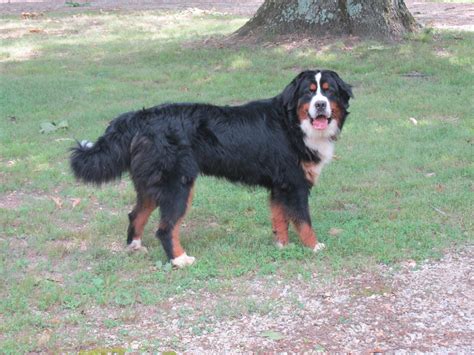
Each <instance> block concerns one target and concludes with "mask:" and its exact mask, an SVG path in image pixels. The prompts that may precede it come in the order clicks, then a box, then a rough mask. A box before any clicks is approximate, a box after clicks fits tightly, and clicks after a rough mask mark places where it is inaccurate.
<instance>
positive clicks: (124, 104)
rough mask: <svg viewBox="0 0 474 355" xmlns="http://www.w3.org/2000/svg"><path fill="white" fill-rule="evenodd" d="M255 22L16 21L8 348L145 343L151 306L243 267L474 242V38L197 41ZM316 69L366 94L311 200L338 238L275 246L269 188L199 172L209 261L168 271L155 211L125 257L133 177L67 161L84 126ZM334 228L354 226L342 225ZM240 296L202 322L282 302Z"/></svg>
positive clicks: (4, 144) (2, 334)
mask: <svg viewBox="0 0 474 355" xmlns="http://www.w3.org/2000/svg"><path fill="white" fill-rule="evenodd" d="M85 11H87V9H86V10H85ZM244 21H245V19H243V18H237V17H232V16H225V15H219V14H212V13H196V12H187V13H181V14H178V13H167V12H135V13H131V14H124V13H102V14H97V13H84V14H76V15H70V16H68V15H48V16H44V17H40V18H38V19H34V20H23V21H22V20H18V19H17V18H13V17H4V18H2V20H1V22H0V36H1V46H0V47H1V49H0V61H1V62H0V64H1V69H2V70H1V81H0V101H1V102H0V110H1V111H0V149H1V151H2V155H1V157H0V159H1V160H0V179H1V182H2V183H1V185H0V208H1V215H0V226H1V229H2V230H1V239H0V245H1V249H0V269H1V273H0V278H1V283H2V285H4V286H3V287H2V289H1V290H0V348H1V349H2V350H3V351H5V352H15V353H16V352H27V351H46V350H50V351H53V352H55V351H58V352H59V351H64V350H79V349H94V348H100V347H102V346H103V345H104V344H106V343H107V344H112V345H119V344H131V342H132V340H133V339H135V338H136V337H137V336H138V335H139V334H137V331H139V330H137V329H134V328H133V324H134V323H135V322H136V320H137V319H138V317H140V314H138V313H139V311H137V309H141V308H143V307H146V306H153V307H156V308H157V309H160V307H161V308H163V309H166V308H167V307H168V308H169V307H171V306H170V303H171V302H172V301H171V300H170V299H172V298H174V297H179V295H181V294H183V292H184V291H185V290H187V291H186V292H198V291H199V292H201V291H202V290H206V292H209V293H210V294H215V295H218V294H220V293H221V292H225V290H226V289H227V287H228V286H229V284H232V283H236V282H239V280H241V279H248V278H251V277H254V276H257V277H266V276H268V275H274V276H278V277H279V278H282V279H283V280H291V279H294V278H298V280H303V282H309V281H310V280H313V279H314V278H315V277H316V275H317V280H320V279H321V276H320V275H321V273H322V272H342V271H344V270H348V269H356V270H360V269H363V268H368V267H370V266H371V265H374V264H375V263H393V262H396V261H399V260H403V259H415V260H423V259H426V258H430V257H437V256H439V255H440V254H441V252H442V250H443V249H444V248H447V247H452V246H456V245H462V244H464V243H466V242H471V241H472V231H473V224H472V212H473V210H472V191H473V185H472V181H473V180H472V179H473V161H472V156H473V133H474V132H473V128H474V127H473V119H472V112H473V103H472V97H471V96H472V93H471V91H470V90H468V88H469V87H471V86H472V82H473V79H474V77H473V74H472V67H473V62H472V58H474V53H473V37H474V36H473V34H472V33H462V34H461V35H460V34H457V33H450V32H443V33H435V34H434V35H433V34H432V33H428V34H425V35H424V36H423V38H421V39H420V38H411V39H409V40H408V41H407V42H405V43H401V44H398V45H386V44H380V43H374V42H370V43H366V42H362V43H355V44H345V43H344V42H343V41H335V42H333V43H331V45H329V46H327V47H325V49H324V50H319V51H318V50H317V49H316V48H310V47H309V46H305V47H297V48H291V49H288V48H287V47H285V46H279V45H275V46H272V47H269V48H263V47H253V46H252V47H248V48H247V47H235V48H219V47H214V46H205V45H202V46H196V45H190V43H191V42H192V41H195V40H199V41H202V43H205V41H204V40H205V39H206V38H207V37H208V36H221V35H224V34H227V33H229V32H231V31H233V30H235V29H237V28H238V27H239V26H240V25H242V24H243V23H244ZM318 67H325V68H331V69H334V70H336V71H338V72H339V73H340V74H341V75H342V77H343V78H345V79H346V80H347V81H348V82H350V83H353V84H354V89H355V94H356V99H355V100H354V101H353V104H352V106H351V111H352V114H351V116H350V119H349V121H348V123H347V126H346V127H345V129H344V132H343V135H342V138H341V139H340V141H339V142H338V145H337V156H338V159H337V160H335V161H334V162H333V163H332V164H331V165H330V166H328V167H327V168H326V169H325V171H324V173H323V175H322V177H321V179H320V182H319V184H318V186H317V187H316V188H315V189H314V191H313V194H312V196H311V210H312V214H313V219H314V225H315V227H316V229H317V231H318V232H319V236H320V239H321V241H323V242H324V243H326V244H327V246H328V248H327V250H326V251H324V252H323V253H321V254H319V255H313V254H312V253H311V252H309V251H308V250H306V249H304V248H302V247H301V246H300V244H299V243H298V241H297V237H296V235H295V234H292V235H291V239H292V242H293V243H292V244H291V245H290V246H289V247H288V248H287V249H284V250H277V249H275V248H274V246H273V244H272V238H271V226H270V222H269V213H268V211H267V198H268V197H267V192H266V191H264V190H261V189H254V188H248V187H242V186H235V185H232V184H230V183H227V182H225V181H221V180H217V179H213V178H200V179H199V180H198V183H197V188H196V195H195V199H194V201H193V209H192V210H191V212H190V213H189V215H188V217H187V218H186V220H185V225H184V226H183V228H182V230H183V238H182V239H183V244H184V246H185V247H186V249H187V250H188V252H189V254H191V255H194V256H196V257H197V259H198V262H197V264H196V265H194V266H193V267H191V268H188V269H186V270H179V271H171V270H170V267H169V264H166V263H165V262H166V260H165V255H164V253H163V251H162V249H161V246H160V245H159V242H158V241H157V240H155V239H154V237H153V235H154V224H156V221H157V216H154V219H153V221H151V223H149V226H148V227H147V230H146V232H145V237H144V242H145V244H146V245H147V247H148V249H149V254H147V255H127V254H126V253H125V252H124V249H123V246H124V244H125V231H126V228H127V223H128V222H127V212H128V211H129V210H130V209H131V207H132V205H133V203H134V192H133V189H132V186H131V184H130V182H129V180H128V179H127V178H124V179H123V181H122V182H119V183H115V184H111V185H108V186H106V187H104V188H101V189H96V188H92V187H88V186H83V185H79V184H77V183H76V182H75V181H74V180H73V178H72V176H71V174H70V172H69V169H68V148H69V147H70V146H71V145H72V144H73V139H75V138H78V139H83V138H87V139H94V138H96V137H98V136H99V135H100V134H102V132H103V130H104V128H105V127H106V125H107V123H108V122H109V120H111V119H112V118H113V117H115V116H116V115H118V114H120V113H122V112H125V111H129V110H134V109H139V108H141V107H143V106H145V107H147V106H152V105H156V104H158V103H161V102H164V101H205V102H212V103H217V104H229V103H234V102H242V101H246V100H252V99H256V98H265V97H270V96H273V95H275V94H277V93H278V92H280V90H281V89H282V88H283V87H284V86H285V85H286V84H287V83H288V82H289V81H290V80H291V79H292V77H293V76H294V75H295V74H296V73H297V72H298V71H299V70H300V69H301V68H318ZM410 118H414V119H415V120H416V122H417V124H416V125H415V124H414V123H413V122H415V121H413V120H410ZM63 120H67V122H68V128H67V129H60V130H57V131H55V132H52V133H50V134H40V133H39V130H40V124H41V123H43V122H51V121H54V122H60V121H63ZM153 222H155V223H153ZM331 228H337V229H339V230H340V231H339V232H338V233H337V235H336V236H331V235H330V234H329V233H328V232H329V230H330V229H331ZM313 282H315V281H313ZM236 297H237V299H236V300H235V302H231V303H229V302H230V301H226V300H222V301H219V302H217V304H216V306H215V309H212V310H209V309H206V308H205V307H204V310H203V311H202V314H201V315H200V317H204V318H199V317H198V318H196V320H195V323H193V324H194V325H193V327H194V328H193V329H195V330H193V332H195V333H196V335H199V334H202V333H203V332H210V331H212V323H210V322H209V321H208V320H207V319H208V318H209V317H211V315H212V316H214V317H217V318H219V319H227V318H233V317H236V315H238V314H242V313H247V314H250V313H252V312H259V313H263V314H271V312H272V310H273V309H274V308H275V307H277V306H276V305H274V304H273V303H272V302H259V301H258V300H257V301H255V300H245V299H238V295H236ZM296 303H297V302H295V304H296ZM197 307H198V308H199V307H202V305H199V306H198V305H197ZM186 311H187V310H182V312H186ZM189 312H191V313H192V312H193V310H190V311H189ZM97 314H99V315H100V317H99V316H97ZM155 321H157V322H160V321H163V322H165V321H166V320H163V319H161V318H159V319H155ZM183 326H185V325H183ZM101 334H111V337H112V338H110V337H109V338H108V340H107V342H105V340H104V337H103V335H101ZM113 337H115V338H113ZM111 339H112V340H111ZM113 339H120V340H116V341H115V342H114V341H113ZM167 348H175V349H178V348H179V339H178V338H176V339H169V340H168V341H167V342H163V341H158V340H157V341H154V340H149V342H148V343H147V345H146V346H144V349H149V350H150V349H155V350H156V349H161V350H163V349H167ZM184 350H185V349H184Z"/></svg>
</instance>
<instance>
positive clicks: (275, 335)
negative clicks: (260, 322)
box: [261, 330, 284, 340]
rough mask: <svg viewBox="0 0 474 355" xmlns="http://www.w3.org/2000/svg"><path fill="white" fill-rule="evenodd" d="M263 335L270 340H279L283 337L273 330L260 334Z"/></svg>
mask: <svg viewBox="0 0 474 355" xmlns="http://www.w3.org/2000/svg"><path fill="white" fill-rule="evenodd" d="M261 335H262V336H263V337H265V338H268V339H271V340H281V339H283V338H284V336H283V334H281V333H280V332H275V331H273V330H267V331H265V332H263V333H262V334H261Z"/></svg>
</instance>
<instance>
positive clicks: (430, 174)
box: [425, 173, 436, 177]
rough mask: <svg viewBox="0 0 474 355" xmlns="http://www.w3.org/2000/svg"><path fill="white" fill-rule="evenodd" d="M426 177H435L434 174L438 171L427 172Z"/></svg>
mask: <svg viewBox="0 0 474 355" xmlns="http://www.w3.org/2000/svg"><path fill="white" fill-rule="evenodd" d="M425 176H426V177H433V176H436V173H428V174H425Z"/></svg>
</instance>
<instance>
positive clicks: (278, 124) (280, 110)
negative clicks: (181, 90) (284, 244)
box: [71, 71, 352, 259]
mask: <svg viewBox="0 0 474 355" xmlns="http://www.w3.org/2000/svg"><path fill="white" fill-rule="evenodd" d="M315 73H317V72H316V71H306V72H303V73H301V74H300V75H298V76H297V77H296V78H295V79H294V80H293V81H292V82H291V83H290V84H289V85H288V86H287V87H286V88H285V89H284V91H283V92H282V93H281V94H279V95H277V96H275V97H273V98H270V99H266V100H259V101H253V102H250V103H248V104H245V105H242V106H233V107H229V106H225V107H222V106H213V105H208V104H166V105H160V106H156V107H153V108H149V109H144V110H140V111H136V112H129V113H126V114H123V115H121V116H119V117H117V118H116V119H115V120H113V121H112V122H111V124H110V126H109V127H108V128H107V130H106V132H105V134H104V135H103V136H102V137H100V138H99V139H98V140H97V142H96V143H95V144H94V145H93V146H92V147H86V145H85V144H79V145H78V146H77V147H75V148H73V149H72V155H71V167H72V170H73V172H74V175H75V177H76V178H77V179H79V180H82V181H84V182H88V183H94V184H102V183H105V182H107V181H110V180H112V179H115V178H119V177H120V176H121V174H122V173H123V172H125V171H129V172H130V176H131V178H132V180H133V183H134V186H135V189H136V191H137V196H138V197H137V207H136V208H135V209H134V211H133V212H132V213H130V215H129V216H130V227H129V233H128V238H127V242H128V243H131V241H132V240H133V238H134V235H135V234H136V233H137V232H136V230H135V229H136V228H135V227H136V226H135V225H134V221H135V219H136V217H137V214H140V213H144V215H145V214H146V213H145V212H143V211H145V210H147V208H145V207H143V206H144V205H145V202H147V201H148V202H147V203H148V205H150V204H155V205H156V206H158V207H159V208H160V211H161V223H160V228H159V230H158V232H157V237H159V239H160V240H161V241H162V243H163V246H164V248H165V251H166V253H167V255H168V257H169V258H170V259H172V258H174V257H176V256H177V255H174V252H173V247H174V246H173V243H175V242H174V241H173V238H174V237H173V235H172V233H173V231H174V228H175V227H176V226H177V224H178V223H179V220H180V219H181V218H182V217H183V216H184V214H185V212H186V208H187V201H188V197H189V194H190V191H191V189H192V187H193V184H194V181H195V179H196V178H197V176H198V175H199V174H204V175H213V176H217V177H223V178H226V179H228V180H230V181H232V182H238V183H243V184H248V185H258V186H262V187H265V188H267V189H269V190H270V191H271V201H272V203H279V204H281V205H283V206H284V208H285V211H286V213H287V214H288V216H289V218H290V219H291V220H292V221H293V222H295V223H296V224H298V223H307V224H309V225H310V224H311V221H310V215H309V210H308V195H309V191H310V188H311V184H310V183H308V181H307V179H306V178H305V173H304V171H303V169H302V168H301V162H303V161H313V162H316V163H317V162H318V161H319V157H318V153H317V152H314V151H310V150H309V149H308V148H307V147H306V146H305V144H304V141H303V138H304V135H303V132H302V130H301V129H300V128H299V124H300V120H299V118H298V115H297V108H298V102H299V100H300V99H301V98H302V97H303V96H304V95H307V94H308V93H307V92H306V88H304V87H303V86H304V85H305V83H306V82H307V81H310V80H311V78H313V79H314V75H315ZM323 73H325V75H326V76H327V77H328V79H331V80H334V81H335V82H336V84H337V86H338V88H337V89H336V91H337V93H335V94H337V98H335V99H337V100H338V102H339V103H340V106H341V109H342V110H343V111H344V118H345V116H347V111H346V108H347V107H348V101H349V97H351V96H352V91H351V88H350V86H349V85H347V84H345V83H344V82H343V81H342V80H341V79H340V78H339V76H338V75H337V74H336V73H334V72H329V71H325V72H323ZM341 128H342V125H341ZM144 201H145V202H144ZM150 201H151V202H150Z"/></svg>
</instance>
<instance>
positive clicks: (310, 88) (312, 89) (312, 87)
mask: <svg viewBox="0 0 474 355" xmlns="http://www.w3.org/2000/svg"><path fill="white" fill-rule="evenodd" d="M317 89H318V86H317V85H316V83H311V85H310V86H309V90H310V91H311V92H316V90H317Z"/></svg>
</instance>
